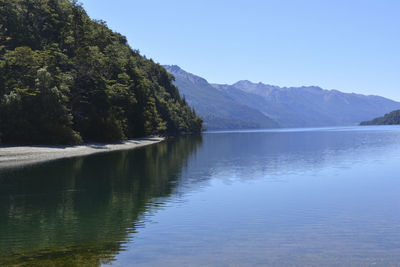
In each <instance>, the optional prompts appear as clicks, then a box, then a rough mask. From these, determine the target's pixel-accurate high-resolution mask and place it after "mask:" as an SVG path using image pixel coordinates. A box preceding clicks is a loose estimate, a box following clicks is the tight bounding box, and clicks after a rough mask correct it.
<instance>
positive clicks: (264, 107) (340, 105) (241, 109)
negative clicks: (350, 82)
mask: <svg viewBox="0 0 400 267" xmlns="http://www.w3.org/2000/svg"><path fill="white" fill-rule="evenodd" d="M164 67H165V68H166V69H167V71H168V72H169V73H171V74H172V75H174V76H175V82H174V84H175V85H176V86H177V87H178V89H179V91H180V93H181V94H182V95H184V96H185V98H186V101H187V102H188V103H189V105H191V106H192V107H193V108H195V110H196V112H197V113H198V114H199V115H200V116H202V117H203V119H204V122H205V126H206V127H207V129H243V128H273V127H313V126H339V125H356V124H359V123H360V122H361V121H365V120H370V119H371V118H375V117H378V116H382V115H383V114H385V113H388V112H391V111H393V110H396V109H400V103H399V102H396V101H393V100H390V99H387V98H384V97H380V96H366V95H361V94H354V93H351V94H349V93H343V92H340V91H337V90H324V89H322V88H320V87H317V86H303V87H279V86H273V85H267V84H263V83H252V82H250V81H239V82H237V83H235V84H232V85H227V84H210V83H208V82H207V80H205V79H204V78H201V77H199V76H196V75H194V74H191V73H188V72H186V71H184V70H182V69H181V68H180V67H178V66H176V65H173V66H164Z"/></svg>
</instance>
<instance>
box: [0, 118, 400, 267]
mask: <svg viewBox="0 0 400 267" xmlns="http://www.w3.org/2000/svg"><path fill="white" fill-rule="evenodd" d="M399 162H400V128H398V127H392V126H391V127H363V128H360V127H354V128H332V129H307V130H287V129H286V130H284V131H283V130H279V131H264V132H262V131H255V132H231V133H212V134H205V135H203V136H202V137H182V138H178V139H176V140H172V141H169V142H165V143H161V144H158V145H155V146H150V147H146V148H143V149H139V150H134V151H125V152H115V153H110V154H103V155H95V156H90V157H83V158H76V159H67V160H62V161H57V162H53V163H48V164H42V165H38V166H34V167H27V168H23V169H17V170H14V171H10V170H7V171H3V172H0V185H1V186H0V265H2V264H21V263H22V264H26V265H30V264H37V265H51V266H53V265H64V266H71V265H94V266H96V265H101V264H104V265H107V264H113V265H118V264H119V265H120V266H129V265H132V264H133V263H134V264H139V265H144V266H161V265H162V266H168V265H169V266H182V265H183V266H185V265H195V266H204V265H213V266H218V265H227V264H232V265H240V266H242V265H273V266H321V265H324V266H338V265H340V266H346V265H348V266H369V265H381V266H395V265H396V264H398V262H400V241H399V240H400V231H398V229H399V226H400V213H399V210H400V209H399V207H400V206H399V203H400V201H399V197H398V191H399V188H400V179H398V173H399V172H400V165H399V164H398V163H399ZM155 211H156V212H155ZM153 222H155V223H153Z"/></svg>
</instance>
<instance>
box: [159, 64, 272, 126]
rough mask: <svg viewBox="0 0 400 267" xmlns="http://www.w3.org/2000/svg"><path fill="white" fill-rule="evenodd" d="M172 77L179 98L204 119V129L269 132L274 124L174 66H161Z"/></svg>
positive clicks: (202, 80)
mask: <svg viewBox="0 0 400 267" xmlns="http://www.w3.org/2000/svg"><path fill="white" fill-rule="evenodd" d="M164 67H165V68H166V69H167V71H168V72H169V73H171V74H172V75H174V76H175V82H174V84H175V85H176V86H177V87H178V89H179V91H180V93H181V95H184V96H185V98H186V101H187V102H188V103H189V105H191V106H192V107H193V108H195V110H196V112H197V114H198V115H200V116H202V117H203V119H204V123H205V126H206V127H207V129H244V128H271V127H278V124H277V123H276V122H274V121H273V120H271V119H270V118H268V117H267V116H265V115H264V114H263V113H262V112H260V111H259V110H257V109H254V108H251V107H249V106H247V105H245V104H241V103H238V102H237V101H236V100H235V99H234V98H233V97H231V96H230V95H229V94H228V93H227V92H225V91H224V90H218V89H216V88H214V87H213V86H212V85H211V84H209V83H208V82H207V81H206V80H205V79H203V78H201V77H198V76H196V75H193V74H191V73H188V72H186V71H184V70H182V69H181V68H179V67H178V66H164Z"/></svg>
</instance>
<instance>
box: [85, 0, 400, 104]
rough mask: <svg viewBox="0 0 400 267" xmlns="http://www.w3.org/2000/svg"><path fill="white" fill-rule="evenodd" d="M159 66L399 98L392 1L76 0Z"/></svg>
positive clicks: (223, 79)
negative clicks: (159, 64) (174, 65)
mask: <svg viewBox="0 0 400 267" xmlns="http://www.w3.org/2000/svg"><path fill="white" fill-rule="evenodd" d="M80 2H81V3H83V5H84V7H85V9H86V10H87V12H88V14H89V15H90V16H91V17H92V18H94V19H102V20H105V21H106V22H107V24H108V26H109V27H110V28H111V29H113V30H114V31H117V32H120V33H122V34H123V35H125V36H127V38H128V42H129V44H130V45H131V46H132V47H133V48H135V49H139V50H140V51H141V53H142V54H143V55H145V56H147V57H149V58H152V59H153V60H154V61H156V62H158V63H161V64H176V65H179V66H180V67H182V68H183V69H185V70H187V71H189V72H192V73H194V74H196V75H199V76H202V77H204V78H206V79H207V80H208V81H210V82H215V83H234V82H236V81H238V80H244V79H246V80H251V81H253V82H263V83H267V84H274V85H279V86H301V85H319V86H321V87H323V88H325V89H338V90H341V91H344V92H356V93H363V94H377V95H382V96H385V97H389V98H393V99H395V100H398V101H400V1H398V0H373V1H372V0H264V1H263V0H240V1H239V0H168V1H167V0H112V1H111V0H81V1H80Z"/></svg>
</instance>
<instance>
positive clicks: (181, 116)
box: [0, 0, 202, 144]
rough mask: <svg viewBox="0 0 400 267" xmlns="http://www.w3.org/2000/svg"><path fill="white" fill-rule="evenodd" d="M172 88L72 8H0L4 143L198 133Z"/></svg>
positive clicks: (29, 0)
mask: <svg viewBox="0 0 400 267" xmlns="http://www.w3.org/2000/svg"><path fill="white" fill-rule="evenodd" d="M172 80H173V76H171V75H170V74H168V73H167V72H166V71H165V69H164V68H163V67H161V66H160V65H159V64H156V63H154V62H153V61H152V60H151V59H146V58H145V57H143V56H141V55H140V54H139V52H138V51H137V50H132V49H131V48H130V47H129V46H128V44H127V40H126V38H125V37H124V36H122V35H120V34H119V33H115V32H113V31H111V30H110V29H109V28H108V27H107V25H106V23H105V22H104V21H96V20H92V19H90V18H89V16H88V15H87V14H86V12H85V10H84V9H83V7H82V6H81V5H80V4H79V3H77V2H76V1H69V0H13V1H8V0H0V99H1V102H0V140H1V141H2V142H3V143H25V144H29V143H52V144H76V143H81V142H82V141H116V140H122V139H126V138H132V137H139V136H145V135H153V134H163V135H175V134H177V133H182V132H185V133H193V132H199V131H200V130H201V128H202V120H201V118H199V117H198V116H196V114H195V112H194V110H193V109H191V108H190V107H189V106H188V105H187V104H186V101H185V100H184V99H182V98H181V97H180V95H179V92H178V89H177V88H176V87H175V86H174V85H173V84H172Z"/></svg>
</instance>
